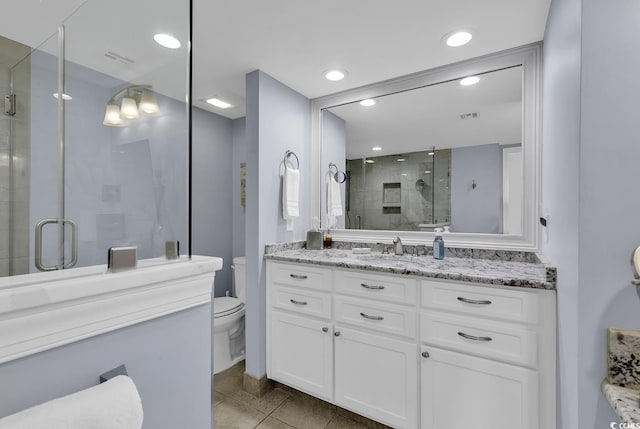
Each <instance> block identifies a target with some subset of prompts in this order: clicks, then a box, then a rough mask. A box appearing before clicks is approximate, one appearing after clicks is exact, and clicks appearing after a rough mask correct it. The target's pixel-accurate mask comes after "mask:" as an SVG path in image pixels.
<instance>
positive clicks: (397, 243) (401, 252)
mask: <svg viewBox="0 0 640 429" xmlns="http://www.w3.org/2000/svg"><path fill="white" fill-rule="evenodd" d="M393 248H394V249H395V254H396V255H404V249H403V248H402V241H401V240H400V237H396V238H395V240H393Z"/></svg>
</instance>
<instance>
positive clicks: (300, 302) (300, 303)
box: [289, 299, 307, 305]
mask: <svg viewBox="0 0 640 429" xmlns="http://www.w3.org/2000/svg"><path fill="white" fill-rule="evenodd" d="M289 301H291V303H292V304H295V305H307V302H306V301H296V300H295V299H290V300H289Z"/></svg>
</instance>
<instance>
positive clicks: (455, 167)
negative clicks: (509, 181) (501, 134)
mask: <svg viewBox="0 0 640 429" xmlns="http://www.w3.org/2000/svg"><path fill="white" fill-rule="evenodd" d="M473 180H475V181H476V188H475V189H473V188H472V186H471V184H472V181H473ZM451 231H453V232H477V233H487V234H498V233H501V232H502V148H501V147H500V145H498V144H488V145H481V146H471V147H460V148H454V149H451Z"/></svg>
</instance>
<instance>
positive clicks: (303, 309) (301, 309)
mask: <svg viewBox="0 0 640 429" xmlns="http://www.w3.org/2000/svg"><path fill="white" fill-rule="evenodd" d="M271 305H272V306H273V307H277V308H280V309H283V310H289V311H295V312H296V313H301V314H305V315H307V316H316V317H321V318H323V319H330V318H331V295H330V294H328V293H322V292H314V291H311V290H306V289H300V288H292V287H286V286H273V287H272V288H271Z"/></svg>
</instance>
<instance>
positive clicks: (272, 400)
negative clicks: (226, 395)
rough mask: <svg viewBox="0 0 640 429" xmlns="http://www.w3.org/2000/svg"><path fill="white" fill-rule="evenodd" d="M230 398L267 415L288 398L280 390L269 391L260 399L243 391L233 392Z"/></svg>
mask: <svg viewBox="0 0 640 429" xmlns="http://www.w3.org/2000/svg"><path fill="white" fill-rule="evenodd" d="M231 397H232V398H233V399H235V400H236V401H239V402H242V403H243V404H245V405H248V406H250V407H252V408H255V409H256V410H258V411H260V412H262V413H265V414H269V413H271V412H272V411H273V410H275V409H276V408H278V406H279V405H280V404H282V403H283V402H284V401H285V400H286V399H287V398H288V397H289V394H288V393H287V392H285V391H284V390H282V389H277V388H276V389H273V390H270V391H269V392H267V393H266V394H265V395H264V396H263V397H261V398H258V397H257V396H254V395H252V394H250V393H247V392H245V391H244V390H238V391H236V392H234V393H233V394H232V395H231Z"/></svg>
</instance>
